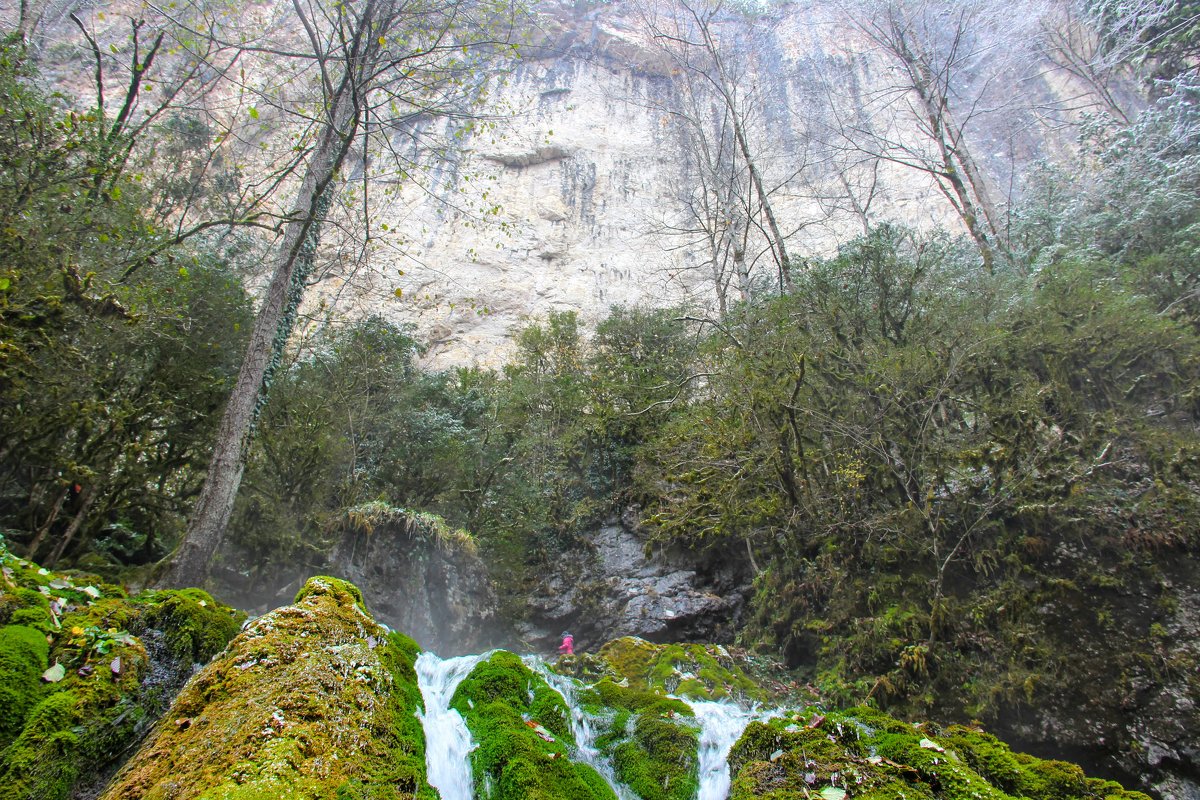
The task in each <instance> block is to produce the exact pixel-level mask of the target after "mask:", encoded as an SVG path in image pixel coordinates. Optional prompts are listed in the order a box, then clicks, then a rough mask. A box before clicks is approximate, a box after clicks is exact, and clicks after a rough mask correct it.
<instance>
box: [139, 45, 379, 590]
mask: <svg viewBox="0 0 1200 800" xmlns="http://www.w3.org/2000/svg"><path fill="white" fill-rule="evenodd" d="M358 102H359V98H358V97H357V91H356V87H355V86H354V84H353V72H352V70H350V69H347V75H346V77H345V78H344V79H343V81H342V83H341V85H340V86H338V87H337V89H336V93H335V95H334V97H333V98H332V102H331V106H332V108H331V110H330V119H329V120H328V121H326V123H325V124H324V126H323V128H322V130H321V133H320V137H319V139H318V141H317V145H316V148H315V149H314V150H313V154H312V157H311V159H310V160H309V162H308V169H307V171H306V172H305V175H304V180H303V181H302V182H301V184H300V191H299V194H298V196H297V197H296V202H295V205H294V207H293V210H292V213H291V217H290V221H289V222H288V224H287V227H286V228H285V229H284V235H283V240H282V242H281V243H280V245H279V249H278V250H277V252H276V257H275V268H274V272H273V274H272V276H271V282H270V284H269V285H268V286H267V292H266V297H265V298H264V299H263V304H262V308H260V309H259V312H258V317H257V318H256V319H255V321H254V329H253V331H252V332H251V334H250V343H249V345H248V346H247V349H246V356H245V358H244V359H243V360H242V366H241V370H240V371H239V372H238V377H237V382H236V383H235V384H234V388H233V391H232V392H231V393H230V396H229V403H228V404H227V405H226V407H225V413H224V415H223V416H222V418H221V425H220V427H219V428H218V430H217V440H216V444H215V446H214V448H213V455H212V461H211V462H210V463H209V467H208V474H207V476H206V477H205V480H204V486H203V488H201V490H200V497H199V499H198V500H197V501H196V509H195V511H194V512H193V514H192V518H191V520H190V521H189V524H188V529H187V532H186V533H185V534H184V536H183V539H182V541H180V543H179V547H178V548H176V550H175V553H174V555H173V556H172V557H171V560H170V563H169V564H168V566H167V569H166V570H165V572H164V573H163V574H162V575H161V576H160V577H159V578H158V580H157V581H156V584H157V585H158V586H199V585H201V584H203V583H204V581H205V579H207V577H208V571H209V568H210V565H211V562H212V558H213V556H214V555H215V554H216V552H217V548H219V547H220V546H221V540H222V539H223V538H224V536H225V528H226V526H227V525H228V524H229V518H230V516H231V515H232V514H233V503H234V500H235V499H236V498H237V492H238V487H239V486H240V485H241V482H242V472H243V470H244V469H245V448H246V443H247V441H248V440H249V438H250V432H251V429H252V428H253V424H254V419H255V415H256V409H257V407H258V404H259V395H260V393H261V392H262V390H263V384H264V380H265V379H266V377H267V375H268V370H269V368H270V365H271V362H272V359H273V355H274V353H275V351H276V348H275V343H276V341H281V340H286V338H287V335H288V334H289V333H290V330H281V327H283V326H284V324H285V323H286V322H288V319H287V318H288V314H287V310H288V301H289V296H290V295H291V292H292V287H293V283H294V278H295V274H296V270H297V267H298V265H300V264H301V262H302V261H303V259H304V258H305V255H306V251H307V256H308V257H311V256H312V251H313V250H314V249H315V247H316V241H315V240H314V239H315V235H314V234H315V232H316V230H317V228H316V226H317V225H318V224H319V220H318V217H319V216H320V213H321V209H322V206H323V200H324V198H325V197H326V193H327V192H329V191H331V188H330V184H331V183H332V181H333V178H334V175H335V174H336V172H337V170H338V169H339V167H340V166H341V164H342V161H343V160H344V159H345V157H346V153H347V152H348V151H349V149H350V145H351V143H352V142H353V140H354V134H355V132H356V131H357V128H358V123H359V116H358ZM287 327H288V328H290V325H287Z"/></svg>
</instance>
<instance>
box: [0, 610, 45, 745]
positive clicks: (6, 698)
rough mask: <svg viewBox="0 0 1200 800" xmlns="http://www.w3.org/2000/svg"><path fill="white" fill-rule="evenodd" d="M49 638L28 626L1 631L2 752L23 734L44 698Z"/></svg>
mask: <svg viewBox="0 0 1200 800" xmlns="http://www.w3.org/2000/svg"><path fill="white" fill-rule="evenodd" d="M49 655H50V645H49V644H47V642H46V635H45V634H43V633H42V632H41V631H39V630H36V629H34V628H29V627H26V626H25V625H6V626H4V627H3V628H0V676H3V677H2V679H0V748H5V747H7V746H8V745H9V744H10V743H11V742H12V740H13V739H15V738H17V735H18V734H19V733H20V732H21V728H23V727H24V725H25V717H26V715H27V714H28V713H29V711H30V710H31V709H32V708H33V707H34V706H35V705H37V702H38V700H40V699H41V696H42V686H43V683H42V673H43V672H45V671H46V669H47V667H48V666H49V665H48V663H47V658H48V656H49Z"/></svg>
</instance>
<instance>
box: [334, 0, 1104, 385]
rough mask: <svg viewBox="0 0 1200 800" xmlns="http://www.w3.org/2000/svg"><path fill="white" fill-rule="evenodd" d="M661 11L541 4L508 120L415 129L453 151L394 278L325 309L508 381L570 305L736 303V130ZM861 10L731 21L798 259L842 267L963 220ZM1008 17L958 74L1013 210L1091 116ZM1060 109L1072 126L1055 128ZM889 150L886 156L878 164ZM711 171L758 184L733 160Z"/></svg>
mask: <svg viewBox="0 0 1200 800" xmlns="http://www.w3.org/2000/svg"><path fill="white" fill-rule="evenodd" d="M646 5H647V4H645V3H641V4H638V3H631V2H614V3H604V4H588V3H582V2H577V3H568V2H548V3H539V4H537V6H538V8H539V10H540V12H541V17H540V22H539V26H540V28H539V30H537V31H536V32H535V33H534V34H533V36H532V38H533V41H532V44H531V46H530V47H528V48H527V49H526V54H525V57H524V58H523V60H522V61H521V63H520V64H519V65H518V66H517V67H516V68H515V71H514V72H512V74H511V75H509V76H508V77H507V79H506V80H505V81H503V82H500V81H497V83H496V85H495V86H493V87H492V88H491V93H490V95H489V97H488V99H487V101H486V103H485V104H484V106H483V111H484V114H485V116H487V117H489V124H488V125H486V126H482V127H479V128H473V129H465V128H463V127H462V124H461V123H455V122H449V123H445V122H441V123H433V122H430V121H428V120H425V121H420V122H418V123H416V124H415V126H414V130H409V131H407V132H406V133H405V134H403V135H408V134H416V133H420V134H422V135H428V134H430V133H431V132H432V133H434V134H436V136H437V137H440V138H441V139H442V140H443V141H445V142H448V143H449V145H448V149H447V150H445V151H442V152H439V153H438V154H437V156H436V158H433V157H430V158H429V164H430V167H429V169H428V171H427V173H426V174H425V175H424V177H423V179H422V180H420V181H416V182H413V183H411V184H409V185H408V187H407V188H399V187H396V192H395V194H393V195H391V196H390V198H389V199H388V200H387V201H386V205H385V206H382V207H379V212H378V214H377V220H376V233H377V234H378V235H379V236H381V239H380V240H379V250H378V251H377V255H376V265H377V266H378V267H380V268H379V269H376V270H372V271H371V274H370V275H366V274H359V275H356V276H355V277H354V278H353V279H352V280H350V281H349V283H347V284H343V283H341V282H339V281H338V280H333V281H330V282H328V283H326V284H325V285H324V286H323V288H322V290H321V291H322V292H323V296H324V298H325V299H327V300H330V301H332V300H333V299H335V298H337V299H338V300H339V301H340V303H341V308H342V309H343V310H344V309H346V308H347V307H349V308H351V309H352V312H351V313H355V314H360V313H382V314H384V315H385V316H388V317H389V318H392V319H396V320H401V321H409V322H413V323H416V325H417V326H418V333H419V335H420V336H421V337H423V338H424V339H425V340H426V341H428V342H429V344H430V345H431V360H432V361H433V363H435V364H438V365H450V364H464V363H483V364H492V365H494V364H496V363H498V362H499V361H500V360H502V358H503V356H504V355H505V354H506V353H507V350H508V346H509V345H508V338H507V337H508V336H509V334H510V333H511V331H512V330H513V328H514V327H515V326H516V325H517V324H519V322H520V321H521V320H523V319H526V318H531V317H538V316H544V315H545V313H546V312H548V311H550V310H563V309H574V310H577V311H579V312H580V313H581V315H582V317H583V318H584V320H585V321H589V322H594V321H596V320H597V319H599V318H600V317H602V316H603V315H604V314H605V313H606V312H607V311H608V309H609V307H610V306H612V305H614V304H638V303H641V304H649V305H663V304H669V303H677V302H690V303H694V304H698V305H700V306H702V307H712V306H713V305H715V304H716V303H717V298H718V292H717V291H716V288H715V281H714V276H713V266H712V264H711V263H710V261H711V249H712V248H711V247H710V243H709V242H707V241H706V239H705V233H704V232H703V231H702V230H701V229H700V226H698V225H697V221H696V219H695V216H696V215H695V213H694V212H695V211H696V207H697V204H698V203H700V201H701V200H702V199H703V198H702V197H701V189H702V188H703V187H704V186H705V185H706V184H711V183H712V181H713V179H714V178H713V176H712V175H707V176H706V174H705V170H706V164H705V159H706V154H705V153H704V152H703V150H704V147H709V146H711V147H716V148H718V150H719V149H720V148H729V147H731V144H730V142H731V141H732V140H729V138H728V137H729V136H730V135H731V134H730V132H729V129H728V120H727V119H726V117H725V107H724V106H723V105H722V103H721V102H720V101H719V100H718V99H716V97H715V95H714V94H713V91H712V88H711V86H707V85H706V84H705V83H704V81H705V78H704V77H703V76H702V75H701V74H700V73H699V72H695V71H692V70H690V69H689V67H688V63H687V62H686V60H683V61H681V58H680V54H679V53H678V52H672V50H671V47H672V43H671V41H670V39H669V37H664V36H661V35H660V36H658V37H656V36H655V32H656V31H658V32H659V33H660V34H661V33H662V32H663V31H666V32H670V30H672V28H671V26H672V25H674V24H677V22H678V20H677V19H676V17H677V15H679V14H680V13H681V12H680V10H679V7H677V6H672V5H669V4H665V3H664V4H659V5H658V7H657V10H655V11H653V12H647V11H646ZM840 5H841V6H844V5H845V4H840ZM839 8H840V6H839V5H838V4H834V3H832V2H818V3H811V4H803V5H800V4H793V5H786V6H783V7H781V8H779V9H778V10H777V11H775V12H773V15H772V16H770V17H768V18H759V19H755V20H750V19H748V18H746V17H744V16H740V17H739V16H736V15H730V16H728V17H722V18H719V19H717V20H716V21H714V23H713V24H714V28H715V29H716V32H717V34H718V35H719V37H721V41H722V48H724V49H723V51H722V55H723V57H724V58H725V62H724V63H725V67H726V69H727V71H728V72H729V74H730V82H731V85H733V86H735V87H736V89H737V97H736V106H737V110H738V116H739V118H740V120H741V122H742V123H743V124H744V126H745V131H746V134H747V137H748V138H749V140H750V145H751V147H752V149H753V151H754V158H755V161H756V162H757V163H756V166H757V168H758V169H759V170H760V172H761V173H762V176H763V178H764V182H765V184H766V186H767V189H768V191H769V192H770V195H771V204H772V205H773V206H774V208H775V210H776V211H777V214H778V216H779V218H780V219H779V223H780V227H781V228H782V230H783V233H784V235H785V236H786V237H787V242H788V246H789V250H790V251H791V254H792V258H793V261H797V260H799V259H802V258H803V257H805V256H806V255H812V254H814V253H822V252H829V251H830V250H831V249H832V248H834V247H835V246H836V245H837V244H838V243H839V242H842V241H845V240H847V239H848V238H850V237H852V236H854V235H856V234H858V233H860V232H861V231H862V229H863V225H864V223H865V222H867V221H870V222H872V223H875V222H879V221H883V220H897V221H901V222H904V223H906V224H910V225H917V226H927V225H931V224H935V223H941V224H946V225H949V226H950V227H952V228H954V227H958V226H960V225H961V223H960V222H959V217H958V216H957V215H956V214H955V212H954V210H953V208H952V206H951V204H950V202H948V200H947V198H946V197H945V196H943V193H941V192H939V191H938V190H937V189H936V187H935V186H934V185H933V183H932V181H931V177H930V174H929V172H928V171H926V170H922V169H920V168H914V166H913V165H914V164H917V165H919V163H920V161H921V159H924V158H927V157H930V156H931V155H932V153H933V150H935V149H936V147H935V146H934V145H933V144H932V143H931V141H930V140H929V139H928V138H927V137H925V135H924V134H923V133H922V126H923V125H924V123H923V122H922V120H921V119H920V118H919V114H918V112H917V111H915V110H914V109H915V108H916V104H915V102H914V100H913V98H912V96H911V93H905V92H899V91H896V90H895V88H894V87H895V86H896V85H897V82H898V81H900V82H902V81H903V74H902V73H903V69H902V68H901V67H900V66H898V65H897V63H895V60H894V58H890V57H889V55H888V54H887V53H886V52H882V51H881V49H880V46H879V44H878V43H877V42H874V41H872V40H871V38H870V37H869V36H868V34H867V33H866V32H864V30H863V29H862V26H861V25H860V24H859V23H860V22H861V20H856V19H854V18H852V17H849V16H847V12H846V11H845V9H844V8H841V10H839ZM1002 12H1003V13H1002V15H1001V16H995V15H993V16H992V17H990V18H987V19H981V20H980V21H979V22H978V23H977V27H976V28H974V29H971V30H969V31H968V33H969V36H970V39H971V41H970V43H969V44H970V45H971V47H973V48H975V49H976V50H977V51H978V52H979V53H983V54H985V55H977V56H972V57H971V58H970V59H967V58H963V59H960V63H958V64H956V66H955V72H954V74H953V75H952V80H953V81H954V88H953V95H954V100H955V103H957V104H958V105H957V106H956V107H957V108H960V109H961V111H960V112H959V113H960V116H959V118H958V119H956V120H955V123H956V124H957V125H958V126H959V127H960V128H961V129H962V132H963V134H964V139H963V142H962V146H963V147H969V148H970V150H971V152H972V153H973V154H974V158H975V160H976V161H977V162H978V163H979V165H980V167H981V170H982V172H983V181H984V182H985V183H986V184H987V185H988V187H989V191H990V192H991V193H992V194H993V195H994V198H993V199H994V202H995V203H996V204H997V206H998V208H999V209H1000V211H1001V212H1002V211H1003V210H1004V208H1005V206H1006V203H1007V198H1008V195H1009V193H1010V190H1012V189H1013V187H1014V186H1016V184H1013V183H1012V182H1011V181H1010V177H1011V176H1012V175H1013V173H1014V172H1016V173H1019V172H1020V170H1021V167H1022V166H1023V165H1028V164H1029V163H1030V162H1031V161H1032V160H1034V159H1037V158H1040V157H1043V156H1046V155H1052V154H1053V153H1055V152H1057V151H1059V150H1061V149H1062V147H1063V146H1064V143H1066V142H1069V141H1070V140H1071V138H1072V136H1073V133H1072V131H1071V129H1070V128H1069V127H1064V126H1063V125H1062V122H1063V116H1064V115H1068V111H1067V110H1066V109H1065V104H1064V102H1063V101H1064V100H1065V99H1066V98H1068V97H1069V98H1072V108H1073V109H1074V111H1078V110H1079V109H1086V108H1088V107H1089V104H1090V103H1091V101H1090V100H1089V99H1088V95H1087V92H1086V90H1085V87H1081V86H1079V85H1077V84H1073V83H1071V82H1070V81H1069V80H1068V79H1067V78H1066V77H1063V76H1061V75H1060V74H1059V73H1056V72H1055V71H1053V70H1051V69H1048V68H1047V69H1043V68H1042V66H1047V65H1045V64H1043V65H1042V66H1038V65H1037V64H1036V63H1035V62H1037V60H1038V59H1039V58H1040V56H1039V55H1038V53H1037V43H1036V41H1035V38H1034V37H1035V33H1034V29H1035V28H1036V26H1037V25H1038V24H1039V21H1038V20H1036V19H1033V18H1029V19H1025V18H1023V17H1022V16H1021V15H1022V14H1025V13H1026V10H1024V9H1023V8H1015V7H1014V8H1012V9H1005V10H1002ZM997 13H1000V12H997ZM1003 14H1007V15H1008V16H1003ZM672 15H675V16H672ZM935 21H936V22H937V24H943V23H944V22H945V20H941V18H938V19H937V20H935ZM1022 26H1024V27H1022ZM1025 28H1028V30H1026V29H1025ZM677 49H678V48H676V50H677ZM1017 51H1020V52H1017ZM1001 54H1002V55H1004V56H1005V57H1006V58H1007V60H1002V59H1001V58H1000V55H1001ZM687 58H693V59H698V60H702V59H700V57H698V56H695V54H694V53H693V54H691V55H688V56H687ZM1047 109H1062V113H1061V114H1059V113H1057V112H1056V115H1055V118H1054V120H1053V121H1052V122H1051V121H1047V120H1046V119H1045V112H1046V110H1047ZM1035 110H1036V111H1035ZM1071 113H1074V112H1071ZM1039 115H1041V117H1039ZM722 126H725V127H722ZM431 127H433V128H436V129H437V130H433V131H431ZM415 128H420V130H419V131H417V130H415ZM698 131H702V133H701V134H700V135H701V136H706V137H708V142H707V144H704V145H703V146H702V143H700V142H698V141H697V138H696V137H697V132H698ZM403 135H402V134H398V135H397V136H398V140H399V139H400V138H403ZM864 135H866V136H867V137H868V138H869V139H870V142H871V144H870V146H867V145H864V144H863V139H862V137H863V136H864ZM722 137H724V139H723V138H722ZM885 145H886V146H887V147H889V148H891V149H890V151H889V152H888V153H887V156H888V157H886V158H883V159H880V158H878V157H877V155H878V153H871V152H868V151H869V150H870V149H872V148H874V149H876V150H878V149H879V148H880V147H881V146H885ZM414 155H416V151H415V150H414ZM708 155H709V156H712V157H711V158H709V161H715V162H717V163H721V162H723V161H724V162H728V163H727V164H726V166H730V165H731V164H732V166H730V169H733V170H734V171H735V172H736V171H737V169H739V168H738V167H737V166H736V164H735V163H734V161H735V160H736V159H731V158H728V157H727V156H728V153H726V155H722V154H721V152H716V153H715V154H713V153H710V154H708ZM376 166H378V165H376ZM725 178H727V179H728V180H730V181H733V182H737V181H741V182H742V185H741V186H740V188H739V189H738V191H739V192H740V193H741V195H742V199H743V205H744V206H746V207H745V209H744V211H745V212H747V216H748V218H749V219H748V220H747V219H742V220H740V224H741V226H742V228H744V233H745V236H744V240H743V241H741V242H740V243H739V244H738V245H737V248H735V249H737V250H738V253H737V255H738V257H739V258H740V259H742V261H741V266H742V268H743V269H744V270H745V272H746V276H745V278H746V281H747V283H748V285H757V286H760V287H762V286H767V287H769V286H770V285H771V283H772V282H773V281H774V280H775V277H776V274H777V269H776V267H775V266H774V265H773V264H772V263H771V259H770V256H769V253H768V250H769V247H768V245H767V244H766V242H765V240H764V238H763V236H762V233H761V228H762V226H763V223H762V219H761V214H758V213H757V205H758V202H757V200H755V199H754V198H753V197H747V195H748V194H752V193H750V192H749V190H748V189H747V187H746V186H745V179H746V176H745V175H740V176H739V175H727V176H725ZM418 183H419V184H420V186H418V185H417V184H418ZM390 186H391V185H390V184H387V183H386V181H385V182H383V184H382V185H381V187H380V188H383V189H387V188H390ZM710 188H712V187H710ZM717 188H719V187H717ZM710 194H711V192H710ZM380 197H382V192H379V191H376V202H379V198H380ZM734 205H736V203H734ZM709 211H713V210H712V209H709ZM717 211H721V210H720V209H717ZM714 213H716V212H714ZM721 213H724V212H723V211H721ZM709 222H710V223H711V222H712V220H711V219H710V220H709ZM727 223H729V227H731V228H732V229H737V228H738V225H739V220H733V221H732V222H731V223H730V222H729V221H727ZM385 224H386V225H387V226H388V230H386V231H384V230H383V229H382V225H385ZM711 227H712V226H711V225H710V228H711ZM717 228H718V229H720V224H719V222H718V224H717ZM726 280H727V281H729V278H728V277H726ZM736 284H737V281H736V280H734V281H730V287H729V292H730V295H731V299H736V291H735V289H736V288H737V286H736ZM397 289H398V290H400V296H399V297H397V296H396V290H397ZM347 298H352V300H351V301H350V302H349V304H347ZM331 305H332V303H331Z"/></svg>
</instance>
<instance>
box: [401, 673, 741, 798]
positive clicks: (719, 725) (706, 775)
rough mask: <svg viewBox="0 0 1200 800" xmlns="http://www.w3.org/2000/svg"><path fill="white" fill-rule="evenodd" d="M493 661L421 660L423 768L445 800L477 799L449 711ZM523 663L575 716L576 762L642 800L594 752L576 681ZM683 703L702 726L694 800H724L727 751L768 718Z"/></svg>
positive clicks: (464, 733)
mask: <svg viewBox="0 0 1200 800" xmlns="http://www.w3.org/2000/svg"><path fill="white" fill-rule="evenodd" d="M489 655H491V654H490V653H484V654H482V655H475V656H459V657H457V658H447V659H441V658H438V657H437V656H436V655H434V654H433V653H430V652H424V653H421V655H420V656H419V657H418V658H417V664H416V670H417V684H418V685H419V686H420V688H421V696H422V697H423V698H424V701H425V712H424V713H423V714H422V713H420V712H418V713H417V716H418V717H419V718H420V720H421V723H422V724H423V725H424V728H425V766H426V770H427V771H428V776H429V783H430V784H431V785H433V786H434V787H435V788H436V789H437V790H438V792H440V793H441V796H442V800H473V797H474V790H473V787H472V777H471V759H470V756H471V750H473V749H474V743H473V742H472V741H471V732H470V731H469V730H467V725H466V723H465V722H463V719H462V716H460V715H459V713H458V712H457V711H455V710H454V709H452V708H450V700H451V698H453V697H454V692H455V690H456V689H457V688H458V684H459V683H461V682H462V680H463V678H465V677H467V675H469V674H470V672H471V670H472V669H474V668H475V665H476V664H478V663H479V662H480V661H483V660H485V659H487V658H488V656H489ZM525 663H526V664H527V665H528V666H529V667H530V668H532V669H533V670H535V671H536V672H537V673H538V674H539V675H541V676H542V677H543V678H544V679H545V680H546V682H547V683H548V684H549V685H550V686H551V687H552V688H553V689H554V690H555V691H556V692H558V693H559V694H560V695H562V698H563V700H564V701H565V702H566V704H567V708H568V709H569V710H570V712H571V720H570V722H571V733H572V735H573V736H574V737H575V744H576V758H577V759H578V760H579V761H580V762H582V763H584V764H587V765H588V766H590V767H592V768H593V769H594V770H596V772H598V773H600V775H601V776H602V777H603V778H604V780H605V781H607V782H608V785H609V786H611V787H612V789H613V791H614V792H615V793H616V795H617V797H618V798H619V800H638V798H637V796H636V795H635V794H634V793H633V792H632V791H630V789H629V787H628V786H626V785H625V784H623V783H622V782H621V781H620V780H618V779H617V776H616V772H615V771H614V769H613V765H612V763H611V762H610V761H609V760H608V759H607V758H605V756H604V755H603V754H602V753H601V752H600V750H599V748H597V747H596V737H597V729H598V727H599V725H598V723H599V722H600V720H599V719H598V718H597V717H595V716H593V715H592V714H589V713H588V712H587V711H586V710H585V709H584V708H583V707H582V706H581V705H580V703H579V699H578V687H577V684H576V683H575V681H573V680H572V679H571V678H568V677H566V676H565V675H558V674H555V673H554V672H552V671H551V670H550V669H548V668H547V667H546V665H545V663H544V662H543V661H542V660H541V659H539V658H537V657H533V656H531V657H527V658H526V659H525ZM681 699H682V698H681ZM684 702H685V703H687V704H688V705H689V706H690V707H691V709H692V711H693V712H694V713H695V715H696V721H697V722H698V723H699V725H700V752H699V773H700V790H699V792H698V793H697V796H696V800H726V798H728V797H729V786H730V776H729V760H728V759H729V751H730V750H731V749H732V748H733V744H734V742H736V741H737V740H738V737H740V736H741V735H742V732H743V731H744V730H745V729H746V725H748V724H749V723H750V721H751V720H754V719H761V718H762V717H763V716H764V715H763V714H761V713H758V712H756V711H747V710H746V709H744V708H741V707H740V706H737V705H735V704H733V703H716V702H709V701H701V700H686V699H685V700H684Z"/></svg>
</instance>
